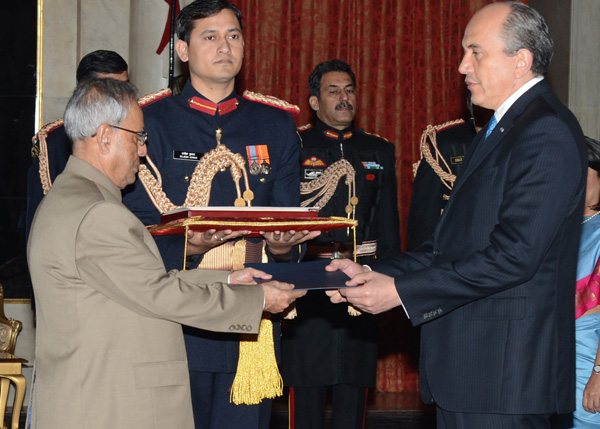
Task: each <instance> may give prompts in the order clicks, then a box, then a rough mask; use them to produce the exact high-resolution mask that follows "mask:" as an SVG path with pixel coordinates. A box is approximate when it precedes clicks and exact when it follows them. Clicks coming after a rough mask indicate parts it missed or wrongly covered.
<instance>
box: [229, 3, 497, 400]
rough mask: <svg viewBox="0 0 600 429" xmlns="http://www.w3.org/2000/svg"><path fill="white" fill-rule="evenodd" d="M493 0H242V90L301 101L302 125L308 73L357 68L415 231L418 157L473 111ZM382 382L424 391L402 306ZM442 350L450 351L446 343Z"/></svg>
mask: <svg viewBox="0 0 600 429" xmlns="http://www.w3.org/2000/svg"><path fill="white" fill-rule="evenodd" d="M491 2H492V0H335V1H323V0H288V1H264V0H237V1H235V3H236V4H237V5H238V6H239V7H240V9H241V11H242V14H243V16H244V20H245V21H244V38H245V42H246V49H245V55H246V58H245V60H244V67H243V70H242V73H241V75H240V79H239V81H238V88H239V89H242V90H243V89H249V90H252V91H257V92H261V93H263V94H269V95H273V96H276V97H278V98H282V99H285V100H287V101H289V102H291V103H294V104H298V105H299V106H300V108H301V113H300V115H299V116H298V117H297V118H296V123H297V125H302V124H306V123H308V122H310V121H311V120H312V111H311V109H310V107H309V106H308V97H309V92H308V76H309V75H310V73H311V71H312V70H313V68H314V66H315V65H317V64H318V63H319V62H321V61H325V60H328V59H333V58H339V59H342V60H345V61H347V62H348V63H349V64H350V65H351V67H352V68H353V70H354V72H355V74H356V77H357V81H358V82H357V84H358V92H357V94H358V100H359V109H358V115H357V118H356V123H355V125H356V126H357V127H358V128H364V129H365V130H366V131H368V132H371V133H376V134H379V135H381V136H383V137H385V138H387V139H388V140H389V141H391V142H393V143H394V145H395V147H396V157H397V161H396V176H397V180H398V205H399V207H398V209H399V212H400V219H401V220H400V222H401V231H403V238H404V235H405V234H404V231H405V229H406V217H407V213H408V208H409V203H410V197H411V193H412V181H413V172H412V163H414V162H415V161H417V160H418V157H419V138H420V136H421V132H422V130H423V129H425V128H426V126H427V125H428V124H439V123H442V122H445V121H448V120H451V119H456V118H459V117H464V116H465V115H466V107H465V95H466V90H465V85H464V77H463V76H462V75H460V74H459V73H458V70H457V68H458V65H459V63H460V60H461V57H462V48H461V41H462V37H463V32H464V29H465V26H466V24H467V22H468V21H469V19H470V17H471V16H472V15H473V13H474V12H475V11H476V10H478V9H480V8H481V7H482V6H484V5H485V4H488V3H491ZM381 322H382V323H381V328H382V332H381V335H382V339H381V341H380V344H381V346H380V355H381V358H380V360H379V369H378V379H377V387H378V389H379V390H382V391H396V392H401V391H415V390H417V389H418V377H417V374H416V364H415V362H416V352H417V350H416V349H417V348H418V332H417V331H416V330H414V329H412V328H410V324H409V323H408V322H407V321H406V317H405V316H404V314H403V311H402V310H400V312H396V311H393V312H390V313H389V314H386V315H384V316H383V317H382V318H381ZM440 352H441V353H443V351H440Z"/></svg>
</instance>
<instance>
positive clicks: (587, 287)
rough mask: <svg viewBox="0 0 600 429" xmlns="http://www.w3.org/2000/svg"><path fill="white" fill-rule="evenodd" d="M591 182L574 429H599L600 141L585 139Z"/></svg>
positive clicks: (580, 262)
mask: <svg viewBox="0 0 600 429" xmlns="http://www.w3.org/2000/svg"><path fill="white" fill-rule="evenodd" d="M586 143H587V150H588V179H587V186H586V197H585V208H584V211H583V222H582V226H581V243H580V244H579V257H578V259H577V284H576V292H575V319H576V321H575V353H576V362H575V365H576V381H575V383H576V384H575V387H576V392H575V395H576V396H575V398H576V407H577V408H576V409H575V411H574V412H573V427H575V428H588V427H590V426H592V425H593V426H595V427H600V414H599V413H598V410H600V299H599V298H600V216H598V215H599V214H600V142H599V141H597V140H594V139H591V138H589V137H586Z"/></svg>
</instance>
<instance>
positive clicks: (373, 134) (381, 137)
mask: <svg viewBox="0 0 600 429" xmlns="http://www.w3.org/2000/svg"><path fill="white" fill-rule="evenodd" d="M360 131H362V132H363V133H365V134H367V135H369V136H373V137H377V138H380V139H382V140H385V141H386V142H388V143H389V142H390V141H389V140H388V139H386V138H385V137H383V136H380V135H379V134H375V133H369V132H368V131H365V130H364V129H361V130H360Z"/></svg>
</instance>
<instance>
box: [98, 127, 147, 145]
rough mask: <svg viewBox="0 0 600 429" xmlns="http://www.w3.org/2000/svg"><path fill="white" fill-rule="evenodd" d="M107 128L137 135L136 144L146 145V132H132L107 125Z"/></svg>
mask: <svg viewBox="0 0 600 429" xmlns="http://www.w3.org/2000/svg"><path fill="white" fill-rule="evenodd" d="M109 127H111V128H116V129H118V130H122V131H127V132H128V133H132V134H135V135H137V139H138V144H139V145H140V146H144V145H145V144H146V142H147V141H148V132H147V131H146V130H142V131H133V130H128V129H127V128H121V127H117V126H116V125H109ZM92 137H93V136H92Z"/></svg>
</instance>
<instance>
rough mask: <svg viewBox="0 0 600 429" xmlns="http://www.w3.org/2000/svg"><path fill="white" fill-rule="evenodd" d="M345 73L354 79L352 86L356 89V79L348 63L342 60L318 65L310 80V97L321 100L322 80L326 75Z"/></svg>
mask: <svg viewBox="0 0 600 429" xmlns="http://www.w3.org/2000/svg"><path fill="white" fill-rule="evenodd" d="M334 71H338V72H344V73H348V75H349V76H350V78H351V79H352V84H353V85H354V87H356V77H355V76H354V72H353V71H352V69H351V68H350V66H349V65H348V63H346V62H344V61H342V60H329V61H324V62H322V63H320V64H318V65H317V66H316V67H315V69H314V70H313V72H312V73H311V74H310V76H309V78H308V90H309V91H310V95H314V96H315V97H317V98H321V78H322V77H323V75H324V74H325V73H329V72H334Z"/></svg>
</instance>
